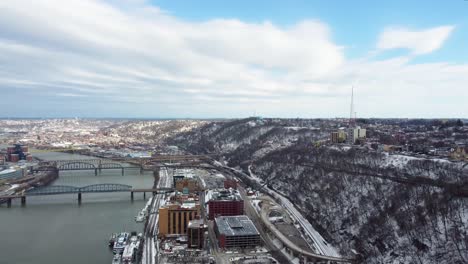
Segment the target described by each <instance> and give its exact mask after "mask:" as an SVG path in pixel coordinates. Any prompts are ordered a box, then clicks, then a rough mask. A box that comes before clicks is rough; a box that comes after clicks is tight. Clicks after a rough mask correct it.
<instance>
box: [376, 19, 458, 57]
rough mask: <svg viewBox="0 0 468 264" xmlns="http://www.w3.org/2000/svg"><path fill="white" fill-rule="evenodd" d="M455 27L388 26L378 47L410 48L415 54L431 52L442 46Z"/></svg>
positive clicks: (382, 48) (385, 48)
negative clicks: (419, 27)
mask: <svg viewBox="0 0 468 264" xmlns="http://www.w3.org/2000/svg"><path fill="white" fill-rule="evenodd" d="M454 29H455V27H454V26H440V27H434V28H429V29H425V30H420V31H414V30H409V29H406V28H388V29H386V30H385V31H384V32H383V33H382V34H381V35H380V38H379V41H378V44H377V48H378V49H381V50H388V49H399V48H403V49H409V50H411V51H412V52H413V54H415V55H419V54H426V53H431V52H433V51H436V50H438V49H439V48H440V47H442V45H443V44H444V42H445V41H446V40H447V39H448V37H449V36H450V34H451V33H452V31H453V30H454Z"/></svg>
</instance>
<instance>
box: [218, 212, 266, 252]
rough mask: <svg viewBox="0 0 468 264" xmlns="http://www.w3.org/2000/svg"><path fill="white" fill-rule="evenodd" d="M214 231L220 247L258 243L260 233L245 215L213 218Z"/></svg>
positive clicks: (249, 245)
mask: <svg viewBox="0 0 468 264" xmlns="http://www.w3.org/2000/svg"><path fill="white" fill-rule="evenodd" d="M214 228H215V233H216V236H217V238H218V242H219V247H221V248H232V247H236V248H244V247H255V246H259V245H260V233H259V232H258V230H257V228H256V227H255V225H254V224H253V222H252V220H250V219H249V218H248V217H247V216H245V215H240V216H220V217H217V218H215V226H214Z"/></svg>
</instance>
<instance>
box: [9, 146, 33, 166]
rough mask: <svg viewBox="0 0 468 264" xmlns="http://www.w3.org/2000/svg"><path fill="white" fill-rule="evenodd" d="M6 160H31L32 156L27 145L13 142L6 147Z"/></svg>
mask: <svg viewBox="0 0 468 264" xmlns="http://www.w3.org/2000/svg"><path fill="white" fill-rule="evenodd" d="M5 157H6V161H9V162H18V161H20V160H27V161H32V156H31V155H30V154H29V152H28V147H27V146H23V145H21V144H15V145H14V146H10V147H8V148H7V153H6V156H5Z"/></svg>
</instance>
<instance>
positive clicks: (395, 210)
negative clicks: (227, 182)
mask: <svg viewBox="0 0 468 264" xmlns="http://www.w3.org/2000/svg"><path fill="white" fill-rule="evenodd" d="M321 124H322V121H320V120H306V121H304V120H295V119H294V120H273V119H267V120H264V119H256V118H252V119H245V120H236V121H232V122H215V123H208V124H205V125H204V126H201V127H199V128H195V129H193V130H191V131H189V132H186V133H181V134H178V136H176V137H173V138H171V139H170V140H169V142H168V143H170V144H176V145H179V146H182V147H184V148H185V149H187V150H188V151H191V152H193V153H213V152H214V153H221V154H222V156H223V157H224V159H225V161H226V162H227V163H228V164H229V166H232V167H239V168H242V169H243V170H244V171H245V172H246V173H249V170H248V168H249V167H250V169H251V171H252V173H253V174H255V175H256V176H257V177H260V178H261V179H262V180H263V181H264V182H266V184H268V186H269V187H271V188H273V189H275V190H277V191H279V192H281V193H283V194H284V195H285V196H287V197H289V198H290V200H291V201H292V202H294V203H295V204H296V205H297V206H298V208H299V209H300V210H301V211H302V212H303V213H304V215H306V216H307V217H308V219H309V220H310V222H311V223H312V224H313V225H314V227H315V228H316V229H317V230H319V231H320V232H321V234H322V236H324V237H325V238H326V239H327V241H329V242H331V243H333V245H334V246H336V247H337V248H339V249H340V251H341V254H343V255H347V256H353V257H357V258H358V259H359V260H360V262H362V263H467V262H468V234H467V231H466V230H467V229H466V228H467V227H468V198H467V197H468V195H467V189H466V182H468V175H467V168H466V167H465V169H464V170H463V169H462V166H463V163H453V162H449V161H445V160H437V159H423V158H416V157H409V156H403V155H389V154H388V153H382V152H376V151H374V150H370V149H367V148H363V147H352V148H351V147H349V146H341V147H338V146H332V145H322V146H318V145H317V144H315V142H317V141H318V140H321V139H325V138H327V137H328V135H329V134H328V131H326V130H324V129H322V128H321Z"/></svg>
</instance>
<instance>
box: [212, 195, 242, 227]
mask: <svg viewBox="0 0 468 264" xmlns="http://www.w3.org/2000/svg"><path fill="white" fill-rule="evenodd" d="M210 195H211V198H210V199H209V200H208V219H210V220H214V219H215V218H216V217H218V216H235V215H243V214H244V200H243V199H242V197H241V196H240V194H239V192H238V191H237V190H234V189H222V190H216V191H213V192H212V193H211V194H210Z"/></svg>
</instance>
